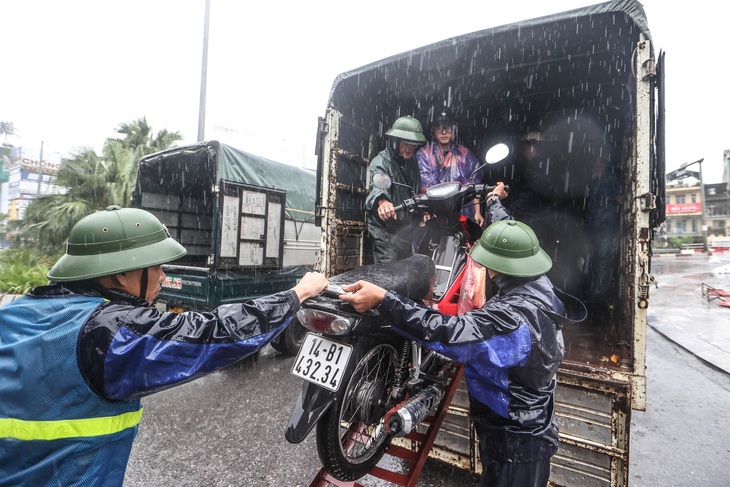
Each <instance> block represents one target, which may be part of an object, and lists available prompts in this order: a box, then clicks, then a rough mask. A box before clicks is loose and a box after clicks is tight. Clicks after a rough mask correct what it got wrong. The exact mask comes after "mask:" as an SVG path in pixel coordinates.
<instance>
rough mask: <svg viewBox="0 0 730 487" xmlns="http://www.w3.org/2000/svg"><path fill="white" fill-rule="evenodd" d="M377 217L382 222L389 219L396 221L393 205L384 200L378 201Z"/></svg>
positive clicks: (396, 216)
mask: <svg viewBox="0 0 730 487" xmlns="http://www.w3.org/2000/svg"><path fill="white" fill-rule="evenodd" d="M378 217H380V219H381V220H383V221H385V220H390V219H391V218H392V219H393V220H397V219H398V215H397V214H396V212H395V208H393V203H391V202H390V201H388V200H386V199H381V200H380V201H378Z"/></svg>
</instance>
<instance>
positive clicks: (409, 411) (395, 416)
mask: <svg viewBox="0 0 730 487" xmlns="http://www.w3.org/2000/svg"><path fill="white" fill-rule="evenodd" d="M443 395H444V389H443V387H442V386H440V385H437V384H432V385H430V386H428V387H426V388H425V389H423V390H422V391H421V392H419V393H418V394H416V395H414V396H412V397H409V398H408V399H406V400H405V401H403V402H402V403H400V404H398V405H397V406H395V407H394V408H393V409H391V410H390V411H389V412H388V414H386V415H385V427H386V429H387V431H388V433H390V434H391V435H393V436H405V435H407V434H408V433H410V432H411V431H413V429H414V428H415V427H416V425H417V424H418V423H420V422H421V421H423V420H424V419H425V418H426V416H428V413H429V412H430V411H431V410H432V409H433V408H434V407H435V406H436V405H438V404H439V403H440V402H441V398H442V397H443Z"/></svg>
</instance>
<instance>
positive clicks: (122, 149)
mask: <svg viewBox="0 0 730 487" xmlns="http://www.w3.org/2000/svg"><path fill="white" fill-rule="evenodd" d="M117 132H118V133H120V134H124V135H125V136H124V138H116V139H115V138H109V139H107V140H106V142H105V143H104V147H103V149H102V154H101V155H98V154H97V153H96V152H95V151H94V150H93V149H92V148H90V147H83V148H80V149H77V150H76V151H74V152H73V153H72V154H71V158H69V159H65V160H63V161H62V162H61V169H60V170H59V171H58V176H57V179H56V184H57V185H58V186H61V187H65V188H67V191H66V193H65V194H56V195H39V196H38V197H37V198H36V199H35V200H33V202H31V204H30V205H29V206H28V208H27V210H26V212H25V217H24V219H23V221H22V223H21V226H20V232H19V243H20V244H21V245H22V246H24V247H35V248H38V249H39V250H42V251H44V252H46V253H48V254H54V253H57V252H58V251H59V249H61V248H62V247H63V244H64V242H65V241H66V239H67V238H68V235H69V233H70V231H71V228H72V227H73V225H74V224H75V223H76V222H77V221H78V220H80V219H81V218H83V217H84V216H86V215H89V214H91V213H93V212H95V211H98V210H102V209H104V208H106V207H107V206H109V205H112V204H117V205H119V206H128V205H129V203H130V202H131V198H132V191H133V189H134V185H135V184H136V180H137V166H138V165H139V160H140V158H141V157H142V156H144V155H146V154H151V153H153V152H157V151H159V150H163V149H167V148H169V147H170V146H171V145H172V144H174V143H175V142H176V141H179V140H182V137H181V136H180V134H179V133H178V132H168V131H167V130H162V131H160V133H158V135H157V137H155V138H154V139H151V138H150V134H151V133H152V129H151V128H150V126H149V125H148V124H147V120H146V119H145V118H140V119H138V120H135V121H133V122H130V123H123V124H121V125H120V126H119V127H118V128H117Z"/></svg>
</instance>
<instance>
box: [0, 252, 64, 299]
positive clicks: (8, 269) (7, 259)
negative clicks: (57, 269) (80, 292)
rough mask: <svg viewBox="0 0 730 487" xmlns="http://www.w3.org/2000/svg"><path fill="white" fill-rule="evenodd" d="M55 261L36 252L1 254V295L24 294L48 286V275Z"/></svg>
mask: <svg viewBox="0 0 730 487" xmlns="http://www.w3.org/2000/svg"><path fill="white" fill-rule="evenodd" d="M54 262H55V259H54V258H52V257H48V256H46V255H44V254H41V253H39V252H37V251H34V250H27V249H7V250H4V251H2V252H0V293H3V294H23V293H25V292H26V291H28V290H29V289H31V288H33V287H36V286H42V285H45V284H48V278H47V277H46V274H48V271H49V270H50V268H51V267H52V266H53V263H54Z"/></svg>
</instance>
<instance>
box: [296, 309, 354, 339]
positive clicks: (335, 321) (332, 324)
mask: <svg viewBox="0 0 730 487" xmlns="http://www.w3.org/2000/svg"><path fill="white" fill-rule="evenodd" d="M297 318H298V319H299V323H301V324H302V326H304V327H305V328H307V329H309V330H311V331H313V332H315V333H324V334H326V335H346V334H347V333H348V332H349V331H350V330H351V329H352V327H353V326H355V323H357V319H355V318H352V317H349V316H340V315H336V314H334V313H328V312H327V311H321V310H318V309H310V308H301V309H300V310H299V311H297Z"/></svg>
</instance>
